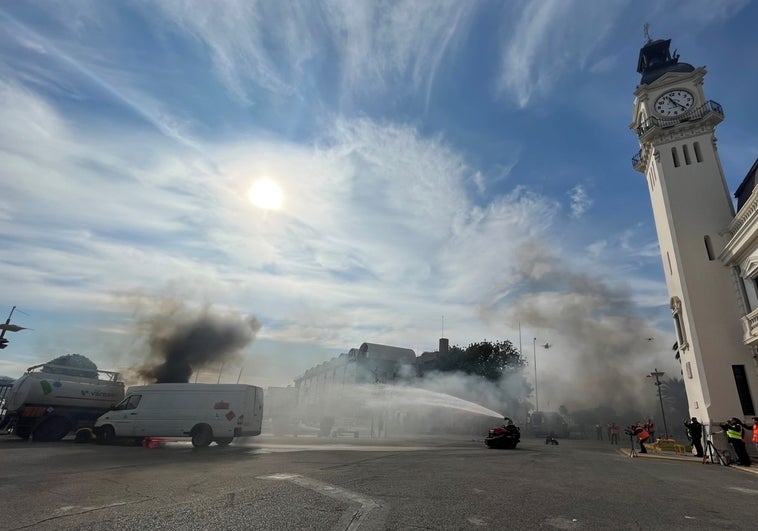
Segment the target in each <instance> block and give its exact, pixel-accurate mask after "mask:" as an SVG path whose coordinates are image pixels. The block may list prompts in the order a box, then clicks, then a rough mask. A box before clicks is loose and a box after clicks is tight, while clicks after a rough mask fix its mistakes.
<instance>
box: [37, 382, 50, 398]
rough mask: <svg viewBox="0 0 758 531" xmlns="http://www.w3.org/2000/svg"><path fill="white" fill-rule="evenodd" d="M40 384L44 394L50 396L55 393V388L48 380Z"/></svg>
mask: <svg viewBox="0 0 758 531" xmlns="http://www.w3.org/2000/svg"><path fill="white" fill-rule="evenodd" d="M39 384H40V386H42V394H45V395H49V394H50V393H52V392H53V387H52V386H51V385H50V382H48V381H47V380H42V381H41V382H40V383H39Z"/></svg>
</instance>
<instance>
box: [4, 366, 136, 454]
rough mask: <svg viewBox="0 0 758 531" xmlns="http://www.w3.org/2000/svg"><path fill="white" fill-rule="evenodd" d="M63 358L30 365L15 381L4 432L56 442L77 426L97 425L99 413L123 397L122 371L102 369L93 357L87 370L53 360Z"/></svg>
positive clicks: (7, 403)
mask: <svg viewBox="0 0 758 531" xmlns="http://www.w3.org/2000/svg"><path fill="white" fill-rule="evenodd" d="M73 356H78V355H73ZM81 358H84V357H83V356H81ZM60 359H62V358H57V359H56V360H53V362H48V363H43V364H40V365H35V366H33V367H29V368H28V369H27V370H26V373H25V374H24V375H23V376H21V378H19V379H18V380H16V381H15V382H14V383H13V386H12V387H11V389H10V391H9V392H8V394H7V396H6V397H5V404H4V406H3V407H4V411H3V412H2V413H3V416H2V419H1V420H0V430H3V429H4V430H7V431H8V432H10V433H14V434H15V435H17V436H18V437H20V438H22V439H28V438H29V437H31V438H32V440H34V441H58V440H60V439H62V438H64V437H65V436H66V435H68V434H69V433H70V432H72V431H76V430H78V429H79V428H92V427H94V425H95V420H97V418H98V417H99V416H100V415H102V414H103V413H105V412H106V411H108V410H109V409H111V407H112V406H114V405H115V404H118V403H119V402H120V401H121V400H123V398H124V383H123V382H122V381H120V380H119V374H118V373H116V372H111V371H102V370H99V369H97V367H96V366H95V364H94V363H92V362H89V360H87V361H88V362H89V363H90V365H89V366H87V367H84V368H82V367H72V366H69V365H56V364H54V362H56V361H58V360H60ZM84 359H85V360H86V358H84Z"/></svg>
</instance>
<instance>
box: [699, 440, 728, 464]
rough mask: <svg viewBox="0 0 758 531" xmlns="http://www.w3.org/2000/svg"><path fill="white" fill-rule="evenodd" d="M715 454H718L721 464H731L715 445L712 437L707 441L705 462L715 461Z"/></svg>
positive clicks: (704, 454) (704, 455) (717, 457)
mask: <svg viewBox="0 0 758 531" xmlns="http://www.w3.org/2000/svg"><path fill="white" fill-rule="evenodd" d="M713 454H716V459H718V463H719V464H720V465H721V466H729V463H728V462H727V460H726V459H725V458H724V456H723V455H721V453H720V452H719V451H718V450H717V449H716V447H715V446H713V442H711V440H710V439H706V441H705V451H704V452H703V464H704V465H705V464H708V463H714V462H715V461H714V460H713Z"/></svg>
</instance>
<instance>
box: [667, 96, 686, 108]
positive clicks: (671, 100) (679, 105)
mask: <svg viewBox="0 0 758 531" xmlns="http://www.w3.org/2000/svg"><path fill="white" fill-rule="evenodd" d="M666 98H667V99H668V100H669V101H670V102H671V103H673V104H674V105H676V106H678V107H680V108H681V109H682V110H683V111H686V110H687V107H685V106H684V105H682V104H681V103H679V102H678V101H677V100H675V99H674V98H672V97H671V96H666Z"/></svg>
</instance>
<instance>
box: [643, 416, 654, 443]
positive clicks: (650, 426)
mask: <svg viewBox="0 0 758 531" xmlns="http://www.w3.org/2000/svg"><path fill="white" fill-rule="evenodd" d="M645 429H646V430H647V432H648V434H650V439H649V440H650V442H655V424H653V419H647V422H646V423H645Z"/></svg>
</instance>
